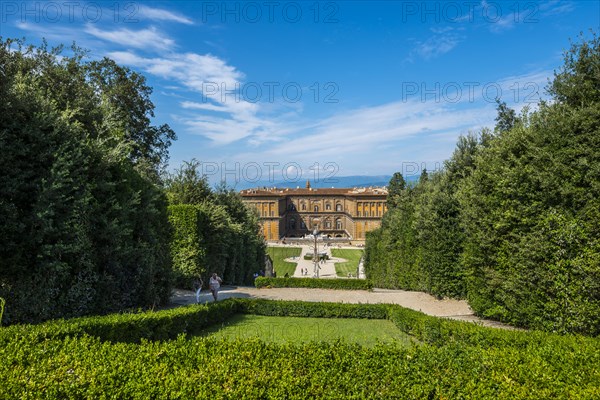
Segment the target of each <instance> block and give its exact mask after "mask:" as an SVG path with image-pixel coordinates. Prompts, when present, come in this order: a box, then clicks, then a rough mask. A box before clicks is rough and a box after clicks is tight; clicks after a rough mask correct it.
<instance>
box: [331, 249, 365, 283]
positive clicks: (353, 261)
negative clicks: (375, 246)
mask: <svg viewBox="0 0 600 400" xmlns="http://www.w3.org/2000/svg"><path fill="white" fill-rule="evenodd" d="M331 255H332V256H334V257H339V258H345V259H346V260H348V261H346V262H343V263H335V272H336V273H337V276H340V277H347V276H348V274H349V273H350V274H352V276H356V271H357V270H358V263H359V261H360V258H361V257H362V255H363V251H362V250H354V249H331Z"/></svg>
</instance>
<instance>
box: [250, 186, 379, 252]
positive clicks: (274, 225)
mask: <svg viewBox="0 0 600 400" xmlns="http://www.w3.org/2000/svg"><path fill="white" fill-rule="evenodd" d="M240 194H241V196H242V200H243V201H244V203H246V204H247V205H249V206H250V207H252V208H254V209H255V210H256V211H257V212H258V215H259V218H260V223H261V227H262V232H263V234H264V236H265V239H266V240H268V241H273V240H280V239H281V238H284V237H288V238H289V237H302V236H304V235H307V234H310V233H312V232H313V230H314V229H317V230H318V231H319V234H323V235H326V236H329V237H332V238H347V239H349V240H354V241H364V240H365V237H366V233H367V232H369V231H371V230H373V229H375V228H378V227H379V226H381V218H382V217H383V214H384V213H385V212H386V211H387V206H386V198H387V189H386V188H354V189H333V188H332V189H321V188H319V189H313V188H311V187H310V182H307V183H306V188H297V189H281V188H257V189H247V190H242V191H241V192H240Z"/></svg>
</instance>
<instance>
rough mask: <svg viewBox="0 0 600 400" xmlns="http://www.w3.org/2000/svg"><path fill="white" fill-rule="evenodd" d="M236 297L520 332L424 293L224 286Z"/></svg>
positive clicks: (222, 295) (190, 298)
mask: <svg viewBox="0 0 600 400" xmlns="http://www.w3.org/2000/svg"><path fill="white" fill-rule="evenodd" d="M232 297H242V298H255V299H267V300H302V301H315V302H321V301H322V302H337V303H354V304H360V303H367V304H374V303H387V304H399V305H401V306H403V307H406V308H410V309H413V310H417V311H422V312H423V313H425V314H428V315H432V316H436V317H445V318H450V319H455V320H460V321H471V322H476V323H479V324H482V325H484V326H491V327H495V328H504V329H517V328H514V327H511V326H509V325H505V324H502V323H500V322H496V321H490V320H484V319H481V318H479V317H477V316H475V314H474V313H473V310H471V308H470V307H469V305H468V304H467V302H466V301H465V300H453V299H444V300H437V299H436V298H435V297H433V296H431V295H429V294H427V293H423V292H409V291H405V290H386V289H374V290H373V291H367V290H333V289H304V288H274V289H257V288H254V287H242V286H238V287H234V286H224V287H222V288H221V291H220V292H219V300H224V299H228V298H232ZM171 300H172V303H173V304H174V305H185V304H193V303H195V302H196V297H195V295H194V292H192V291H188V290H179V289H176V290H175V291H174V294H173V297H172V299H171ZM211 301H213V300H212V296H211V294H210V292H209V291H208V290H206V291H203V292H202V294H201V296H200V302H201V303H207V302H211Z"/></svg>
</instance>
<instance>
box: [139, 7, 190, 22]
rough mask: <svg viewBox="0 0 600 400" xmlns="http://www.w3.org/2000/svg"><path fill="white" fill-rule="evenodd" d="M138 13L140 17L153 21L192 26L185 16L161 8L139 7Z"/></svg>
mask: <svg viewBox="0 0 600 400" xmlns="http://www.w3.org/2000/svg"><path fill="white" fill-rule="evenodd" d="M137 11H138V13H139V15H140V16H142V17H145V18H147V19H150V20H154V21H172V22H179V23H181V24H186V25H192V24H193V23H194V21H192V20H191V19H189V18H188V17H186V16H183V15H181V14H177V13H174V12H171V11H168V10H164V9H161V8H152V7H148V6H139V8H138V10H137Z"/></svg>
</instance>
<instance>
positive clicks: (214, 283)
mask: <svg viewBox="0 0 600 400" xmlns="http://www.w3.org/2000/svg"><path fill="white" fill-rule="evenodd" d="M222 283H223V279H221V278H220V277H219V275H217V273H216V272H213V274H212V275H211V277H210V279H209V280H208V288H209V289H210V292H211V293H212V296H213V299H214V300H215V301H217V297H218V295H219V289H220V288H221V284H222ZM202 286H204V282H203V281H202V278H198V279H197V280H195V281H194V289H195V290H196V303H198V304H199V303H200V292H201V291H202Z"/></svg>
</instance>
